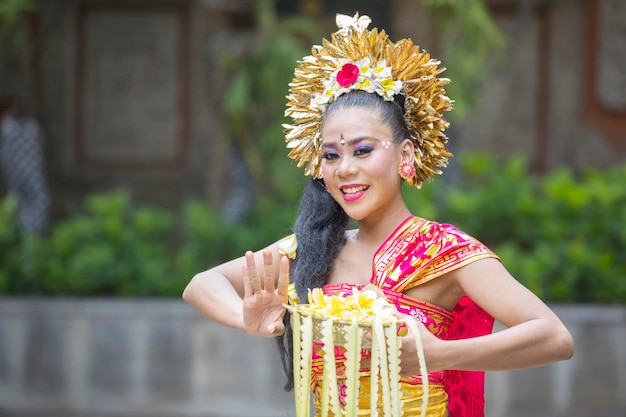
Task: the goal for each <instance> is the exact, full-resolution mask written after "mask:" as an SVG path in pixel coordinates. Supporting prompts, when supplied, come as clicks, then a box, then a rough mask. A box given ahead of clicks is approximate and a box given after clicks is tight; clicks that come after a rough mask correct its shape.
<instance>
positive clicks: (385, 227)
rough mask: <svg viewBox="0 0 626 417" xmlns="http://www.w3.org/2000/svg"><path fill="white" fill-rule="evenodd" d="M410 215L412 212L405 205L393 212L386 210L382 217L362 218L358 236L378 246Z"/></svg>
mask: <svg viewBox="0 0 626 417" xmlns="http://www.w3.org/2000/svg"><path fill="white" fill-rule="evenodd" d="M409 216H411V212H410V211H409V209H408V208H407V207H406V206H405V205H403V206H402V207H399V208H398V209H396V210H394V211H393V212H386V213H385V215H384V216H381V217H380V218H376V219H372V218H367V219H363V220H360V221H359V232H358V235H357V237H356V238H357V240H359V241H361V242H363V243H371V244H374V245H376V246H378V245H380V244H381V243H382V242H383V241H384V240H385V239H387V237H389V235H390V234H391V233H392V232H393V231H394V230H396V228H397V227H398V226H399V225H400V224H401V223H402V222H403V221H404V220H405V219H406V218H407V217H409Z"/></svg>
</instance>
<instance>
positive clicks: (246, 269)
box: [243, 250, 289, 337]
mask: <svg viewBox="0 0 626 417" xmlns="http://www.w3.org/2000/svg"><path fill="white" fill-rule="evenodd" d="M263 264H264V265H263V270H262V271H258V268H257V266H256V262H255V260H254V254H253V253H252V252H246V264H245V265H244V266H243V283H244V298H243V322H244V330H245V332H246V333H248V334H252V335H261V336H265V337H274V336H280V335H281V334H283V332H284V331H285V326H284V324H283V316H284V315H285V306H284V305H285V304H286V303H287V291H288V290H287V287H288V285H289V260H288V259H287V257H286V256H283V257H281V259H280V265H279V274H278V281H276V278H275V273H274V260H273V257H272V253H271V252H270V251H269V250H265V251H263ZM261 276H262V278H261Z"/></svg>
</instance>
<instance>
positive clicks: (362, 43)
mask: <svg viewBox="0 0 626 417" xmlns="http://www.w3.org/2000/svg"><path fill="white" fill-rule="evenodd" d="M336 21H337V27H338V28H339V29H338V30H337V31H336V32H335V33H332V34H331V40H330V41H328V40H327V39H323V40H322V45H315V46H313V48H312V49H311V55H309V56H306V57H304V58H303V59H302V60H301V61H299V62H298V65H297V66H296V69H295V72H294V78H293V80H292V82H291V83H290V84H289V95H287V99H288V102H287V109H286V110H285V115H286V116H288V117H290V118H291V119H292V122H291V124H284V125H283V127H284V132H285V141H286V143H287V148H288V149H290V151H289V157H290V158H291V159H293V160H294V161H297V165H298V167H304V173H305V175H311V176H312V177H314V178H321V177H322V170H321V164H322V159H321V145H322V143H321V132H320V131H321V129H320V127H321V124H322V119H323V116H324V112H325V111H326V108H327V106H328V104H330V103H331V102H332V101H333V100H334V99H336V98H337V97H339V96H340V95H342V94H345V93H346V92H349V91H352V90H363V91H368V92H371V93H377V94H379V95H380V96H382V97H383V98H385V100H389V101H392V100H394V99H395V97H396V95H398V94H401V95H403V96H404V98H405V99H404V118H405V122H406V124H407V126H408V128H409V132H410V138H409V139H411V140H412V141H413V144H414V145H415V162H414V163H415V171H416V174H415V176H414V177H413V178H411V179H410V180H408V181H407V182H408V183H409V184H410V185H412V186H414V187H416V188H420V187H421V186H422V183H423V182H425V181H426V182H427V181H431V180H432V179H433V176H434V175H435V174H441V168H444V167H445V166H446V165H447V164H448V158H449V157H451V156H452V153H450V151H449V150H448V149H447V147H446V143H447V142H448V138H447V137H446V135H445V134H444V133H443V132H444V130H445V129H446V128H448V126H449V123H448V122H447V121H446V119H445V117H444V112H446V111H449V110H451V109H452V102H451V101H450V99H449V98H448V97H447V96H446V94H445V90H444V86H445V85H446V84H447V83H448V82H450V80H449V79H447V78H440V77H438V75H439V74H440V73H441V72H443V71H444V70H445V68H443V67H440V66H439V65H440V62H439V61H437V60H434V59H432V58H431V57H430V54H428V53H427V52H426V51H423V50H420V48H419V46H417V45H415V44H414V43H413V42H412V41H411V40H410V39H401V40H400V41H398V42H395V43H394V42H392V41H391V40H389V37H388V36H387V34H386V33H385V31H384V30H381V31H378V30H377V29H376V28H374V29H372V30H368V29H367V28H368V26H369V24H370V23H371V19H370V18H369V17H368V16H360V17H359V14H358V13H357V14H355V15H354V17H350V16H345V15H337V19H336Z"/></svg>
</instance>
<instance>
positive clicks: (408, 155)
mask: <svg viewBox="0 0 626 417" xmlns="http://www.w3.org/2000/svg"><path fill="white" fill-rule="evenodd" d="M398 149H399V151H400V162H401V163H402V162H408V163H410V164H411V163H413V162H415V145H414V144H413V141H412V140H411V139H404V140H403V141H402V143H401V144H400V146H399V147H398Z"/></svg>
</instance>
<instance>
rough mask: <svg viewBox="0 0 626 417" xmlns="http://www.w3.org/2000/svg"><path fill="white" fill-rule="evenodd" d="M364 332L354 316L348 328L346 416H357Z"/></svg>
mask: <svg viewBox="0 0 626 417" xmlns="http://www.w3.org/2000/svg"><path fill="white" fill-rule="evenodd" d="M362 333H363V330H362V329H361V328H360V327H359V325H358V323H357V321H356V318H353V319H352V323H351V324H350V325H349V326H348V327H347V329H346V417H356V416H357V411H358V408H359V407H358V398H359V384H360V382H361V381H360V380H359V369H360V368H361V335H362Z"/></svg>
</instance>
